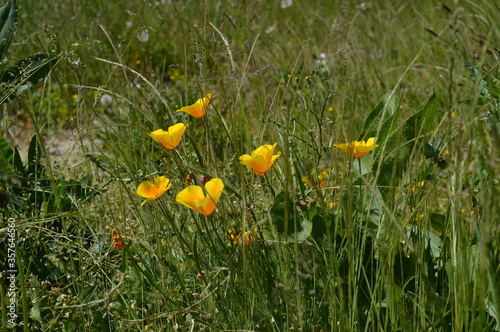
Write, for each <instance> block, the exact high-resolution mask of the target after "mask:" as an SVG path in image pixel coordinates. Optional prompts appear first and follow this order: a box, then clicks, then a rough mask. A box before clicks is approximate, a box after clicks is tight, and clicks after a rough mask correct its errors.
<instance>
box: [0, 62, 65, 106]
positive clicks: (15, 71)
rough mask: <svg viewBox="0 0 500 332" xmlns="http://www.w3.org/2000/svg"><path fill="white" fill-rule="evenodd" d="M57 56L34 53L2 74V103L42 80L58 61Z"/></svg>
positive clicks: (0, 79) (0, 76)
mask: <svg viewBox="0 0 500 332" xmlns="http://www.w3.org/2000/svg"><path fill="white" fill-rule="evenodd" d="M56 61H57V56H55V55H45V54H41V53H38V54H34V55H31V56H29V57H27V58H25V59H23V60H21V61H19V62H18V63H16V64H15V65H14V66H12V67H9V68H7V69H6V70H5V71H4V72H3V73H2V74H1V75H0V87H1V89H0V103H6V102H8V101H10V100H12V99H13V98H15V97H16V96H18V95H19V94H21V93H22V92H23V91H25V90H26V89H28V88H30V87H31V86H33V85H35V84H38V83H40V82H42V81H43V80H44V79H45V77H46V76H47V75H48V74H49V72H50V70H51V68H52V66H53V65H54V64H55V63H56Z"/></svg>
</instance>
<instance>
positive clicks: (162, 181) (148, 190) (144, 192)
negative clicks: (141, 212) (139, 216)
mask: <svg viewBox="0 0 500 332" xmlns="http://www.w3.org/2000/svg"><path fill="white" fill-rule="evenodd" d="M171 186H172V184H171V183H170V180H169V179H168V178H166V177H164V176H159V177H157V178H155V179H154V180H153V181H152V182H151V181H144V182H142V183H141V184H140V185H139V186H138V187H137V190H136V193H137V195H139V196H141V197H144V198H146V200H145V201H144V202H142V204H141V206H143V205H144V204H146V202H148V201H151V200H153V199H157V198H158V197H160V196H161V195H163V194H164V193H165V191H167V190H168V189H169V188H170V187H171Z"/></svg>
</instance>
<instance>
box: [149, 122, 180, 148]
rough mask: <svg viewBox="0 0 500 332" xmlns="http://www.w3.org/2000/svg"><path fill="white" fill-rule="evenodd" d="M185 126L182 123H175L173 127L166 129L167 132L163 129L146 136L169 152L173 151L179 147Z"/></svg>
mask: <svg viewBox="0 0 500 332" xmlns="http://www.w3.org/2000/svg"><path fill="white" fill-rule="evenodd" d="M186 128H187V125H186V124H184V123H177V124H175V125H173V126H170V127H168V131H165V130H163V129H158V130H155V131H153V132H151V133H149V134H148V135H149V136H151V137H152V138H153V139H154V140H155V141H157V142H158V143H160V144H161V145H163V146H164V147H165V148H167V149H169V150H173V149H175V148H176V147H177V145H179V142H180V141H181V137H182V135H183V134H184V131H185V130H186Z"/></svg>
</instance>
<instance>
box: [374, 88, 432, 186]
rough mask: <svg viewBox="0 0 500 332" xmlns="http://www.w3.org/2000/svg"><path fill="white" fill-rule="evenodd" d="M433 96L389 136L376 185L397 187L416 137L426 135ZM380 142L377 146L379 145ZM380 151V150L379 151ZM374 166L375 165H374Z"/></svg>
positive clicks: (429, 122) (429, 124) (430, 119)
mask: <svg viewBox="0 0 500 332" xmlns="http://www.w3.org/2000/svg"><path fill="white" fill-rule="evenodd" d="M434 101H435V95H434V93H433V94H431V95H430V96H429V98H428V99H427V101H426V103H425V105H424V107H423V108H422V109H421V110H420V111H418V112H417V113H415V114H413V115H412V116H411V117H409V118H408V119H407V120H406V121H405V122H404V123H403V125H402V126H400V127H399V128H398V130H396V131H393V132H392V133H390V134H389V137H388V138H387V141H386V142H385V143H384V144H385V155H384V156H382V158H384V159H383V161H382V162H383V164H382V168H381V172H380V177H379V180H378V184H379V185H381V186H385V187H393V186H397V183H398V181H399V178H401V176H402V175H403V173H404V171H405V170H406V166H407V163H408V161H409V160H410V157H411V154H412V152H413V150H414V147H415V144H416V143H417V142H418V141H419V139H418V137H420V136H422V135H423V134H425V133H427V132H428V131H429V130H430V128H431V124H432V123H433V118H434V114H435V105H434ZM381 143H382V142H380V143H379V144H381ZM379 151H380V149H379ZM375 165H376V163H375Z"/></svg>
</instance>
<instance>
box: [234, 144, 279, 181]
mask: <svg viewBox="0 0 500 332" xmlns="http://www.w3.org/2000/svg"><path fill="white" fill-rule="evenodd" d="M277 144H278V143H274V145H270V144H265V145H262V146H260V147H258V148H257V149H255V150H254V151H252V155H251V156H249V155H247V154H245V155H243V156H241V157H240V162H241V163H242V164H243V165H247V167H248V169H251V170H252V171H253V172H254V173H255V174H259V175H261V176H262V175H264V173H266V172H267V170H268V169H269V168H270V167H271V166H272V164H273V163H274V161H275V160H276V159H277V158H278V157H279V156H280V155H281V152H279V153H278V154H276V155H273V153H274V149H275V148H276V145H277Z"/></svg>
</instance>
